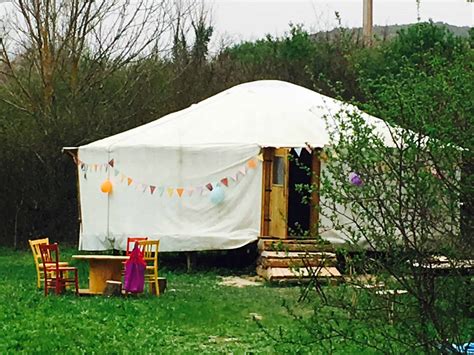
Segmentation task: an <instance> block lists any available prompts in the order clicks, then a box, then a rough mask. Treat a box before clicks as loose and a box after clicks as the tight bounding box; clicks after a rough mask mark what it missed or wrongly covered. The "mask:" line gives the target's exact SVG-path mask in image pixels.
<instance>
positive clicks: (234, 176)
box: [231, 173, 239, 182]
mask: <svg viewBox="0 0 474 355" xmlns="http://www.w3.org/2000/svg"><path fill="white" fill-rule="evenodd" d="M231 179H232V180H234V181H235V182H237V180H238V179H239V173H236V174H235V175H232V176H231Z"/></svg>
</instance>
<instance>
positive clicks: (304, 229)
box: [288, 149, 313, 237]
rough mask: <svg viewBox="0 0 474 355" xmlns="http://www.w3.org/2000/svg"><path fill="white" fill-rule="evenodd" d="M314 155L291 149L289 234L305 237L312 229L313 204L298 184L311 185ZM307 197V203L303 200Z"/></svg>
mask: <svg viewBox="0 0 474 355" xmlns="http://www.w3.org/2000/svg"><path fill="white" fill-rule="evenodd" d="M312 161H313V156H312V154H311V153H309V152H308V151H307V150H306V149H303V150H302V151H301V153H300V155H299V156H298V155H297V153H296V151H295V150H294V149H291V150H290V157H289V177H288V178H289V179H288V180H289V181H288V236H291V237H303V236H306V235H307V234H308V231H309V230H310V221H311V204H310V203H309V200H310V199H309V196H306V198H305V195H307V192H305V191H301V190H299V189H298V185H305V186H309V185H311V174H310V173H309V172H310V171H312ZM303 198H305V200H306V203H305V202H303Z"/></svg>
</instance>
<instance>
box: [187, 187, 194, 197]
mask: <svg viewBox="0 0 474 355" xmlns="http://www.w3.org/2000/svg"><path fill="white" fill-rule="evenodd" d="M186 192H187V193H188V196H191V195H192V194H193V192H194V188H192V187H188V188H187V189H186Z"/></svg>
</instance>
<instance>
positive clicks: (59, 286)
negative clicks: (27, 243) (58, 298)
mask: <svg viewBox="0 0 474 355" xmlns="http://www.w3.org/2000/svg"><path fill="white" fill-rule="evenodd" d="M39 249H40V252H41V259H42V261H43V275H44V295H45V296H47V295H48V289H49V288H54V291H55V293H56V294H57V295H58V294H60V293H62V291H63V290H64V289H65V288H66V285H68V284H74V286H75V288H76V295H78V294H79V282H78V277H77V268H76V267H72V266H60V265H59V264H60V262H59V248H58V245H57V244H56V243H55V244H40V246H39ZM70 273H73V274H74V277H70Z"/></svg>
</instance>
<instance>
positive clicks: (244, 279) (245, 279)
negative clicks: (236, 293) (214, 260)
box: [219, 275, 263, 288]
mask: <svg viewBox="0 0 474 355" xmlns="http://www.w3.org/2000/svg"><path fill="white" fill-rule="evenodd" d="M219 285H224V286H231V287H238V288H242V287H247V286H262V285H263V280H262V278H260V277H258V276H245V275H244V276H227V277H223V278H222V281H220V282H219Z"/></svg>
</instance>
